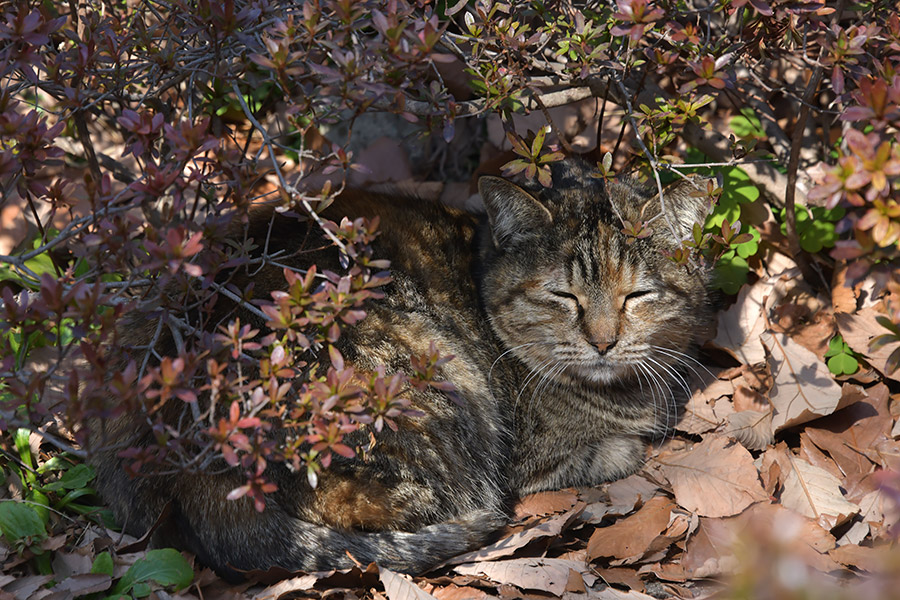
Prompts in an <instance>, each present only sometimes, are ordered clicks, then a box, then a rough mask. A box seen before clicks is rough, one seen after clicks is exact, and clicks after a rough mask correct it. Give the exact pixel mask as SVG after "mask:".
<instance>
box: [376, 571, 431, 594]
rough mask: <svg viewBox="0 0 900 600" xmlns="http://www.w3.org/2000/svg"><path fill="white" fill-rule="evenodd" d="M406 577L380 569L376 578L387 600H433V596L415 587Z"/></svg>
mask: <svg viewBox="0 0 900 600" xmlns="http://www.w3.org/2000/svg"><path fill="white" fill-rule="evenodd" d="M408 577H409V576H408V575H401V574H399V573H394V572H393V571H391V570H389V569H385V568H384V567H380V568H379V569H378V578H379V579H381V583H382V585H384V593H385V594H386V595H387V597H388V598H389V600H435V598H434V596H432V595H431V594H429V593H428V592H426V591H425V590H423V589H422V588H420V587H419V586H417V585H416V584H415V583H414V582H413V581H412V580H411V579H409V578H408Z"/></svg>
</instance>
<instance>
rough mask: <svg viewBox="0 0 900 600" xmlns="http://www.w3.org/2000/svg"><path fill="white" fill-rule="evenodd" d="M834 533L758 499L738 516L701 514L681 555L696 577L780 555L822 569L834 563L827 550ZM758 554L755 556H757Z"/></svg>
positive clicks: (832, 544) (734, 569)
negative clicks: (695, 529) (696, 526)
mask: <svg viewBox="0 0 900 600" xmlns="http://www.w3.org/2000/svg"><path fill="white" fill-rule="evenodd" d="M834 547H835V541H834V537H833V536H832V535H831V534H830V533H828V532H827V531H825V530H824V529H823V528H822V527H820V526H819V525H818V524H816V523H815V522H813V521H811V520H809V519H807V518H804V517H802V516H800V515H798V514H797V513H795V512H792V511H790V510H788V509H786V508H784V507H783V506H779V505H776V504H765V503H760V504H754V505H753V506H752V507H750V508H749V509H747V510H746V511H744V512H743V513H741V514H740V515H736V516H733V517H727V518H722V519H715V518H701V519H700V527H699V528H698V529H697V533H696V534H695V535H694V536H692V537H691V538H690V539H689V540H688V542H687V547H686V550H685V553H684V556H683V558H682V560H681V564H682V566H683V568H684V570H685V572H686V574H687V575H688V576H689V577H691V578H698V577H714V576H718V575H725V574H731V573H734V572H738V571H743V572H747V569H748V568H751V569H752V568H753V567H748V565H753V564H756V563H758V562H760V561H764V560H768V559H769V557H772V558H773V559H775V560H777V557H778V556H791V557H796V558H797V559H799V560H801V561H802V562H803V563H804V564H807V565H809V566H812V567H814V568H817V569H819V570H822V571H830V570H832V568H833V567H834V566H835V565H834V562H833V561H832V560H831V559H829V558H828V556H827V555H826V554H824V553H826V552H828V551H829V550H831V549H832V548H834ZM754 555H755V556H754Z"/></svg>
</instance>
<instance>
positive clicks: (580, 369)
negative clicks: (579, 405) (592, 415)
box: [566, 356, 636, 385]
mask: <svg viewBox="0 0 900 600" xmlns="http://www.w3.org/2000/svg"><path fill="white" fill-rule="evenodd" d="M566 372H567V373H569V374H570V375H572V376H575V377H576V378H578V379H582V380H586V381H589V382H591V383H595V384H601V385H609V384H612V383H618V382H622V381H623V380H627V379H632V378H634V377H636V372H635V369H634V365H633V364H631V363H627V362H620V361H617V360H615V359H612V358H609V357H605V356H602V357H598V358H596V359H593V360H586V361H583V362H576V363H573V364H572V365H571V366H569V367H568V368H567V369H566Z"/></svg>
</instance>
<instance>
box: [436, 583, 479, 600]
mask: <svg viewBox="0 0 900 600" xmlns="http://www.w3.org/2000/svg"><path fill="white" fill-rule="evenodd" d="M433 595H434V597H435V598H437V600H487V599H488V598H493V596H489V595H488V594H487V592H485V591H484V590H479V589H478V588H473V587H469V586H462V587H460V586H458V585H455V584H452V583H451V584H450V585H448V586H445V587H441V588H438V589H436V590H434V594H433Z"/></svg>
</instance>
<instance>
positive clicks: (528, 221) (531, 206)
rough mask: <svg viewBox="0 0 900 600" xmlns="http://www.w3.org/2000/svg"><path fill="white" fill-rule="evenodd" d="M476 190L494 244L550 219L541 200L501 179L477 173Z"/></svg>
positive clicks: (523, 233) (539, 226) (550, 216)
mask: <svg viewBox="0 0 900 600" xmlns="http://www.w3.org/2000/svg"><path fill="white" fill-rule="evenodd" d="M478 192H479V193H480V194H481V198H482V199H483V200H484V207H485V209H486V210H487V215H488V220H489V221H490V224H491V233H492V235H493V237H494V245H496V246H497V247H498V248H499V247H501V246H502V245H503V244H506V243H508V242H509V241H511V240H515V239H516V238H520V237H523V236H525V235H527V234H529V233H531V232H534V231H536V230H538V229H540V228H542V227H546V226H547V225H549V224H551V223H552V222H553V215H551V214H550V211H549V210H547V208H546V207H545V206H544V205H543V204H541V203H540V202H538V201H537V199H535V197H534V196H532V195H531V194H529V193H528V192H526V191H525V190H523V189H522V188H520V187H519V186H517V185H516V184H514V183H511V182H509V181H507V180H505V179H501V178H500V177H493V176H490V175H485V176H484V177H480V178H479V179H478Z"/></svg>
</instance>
